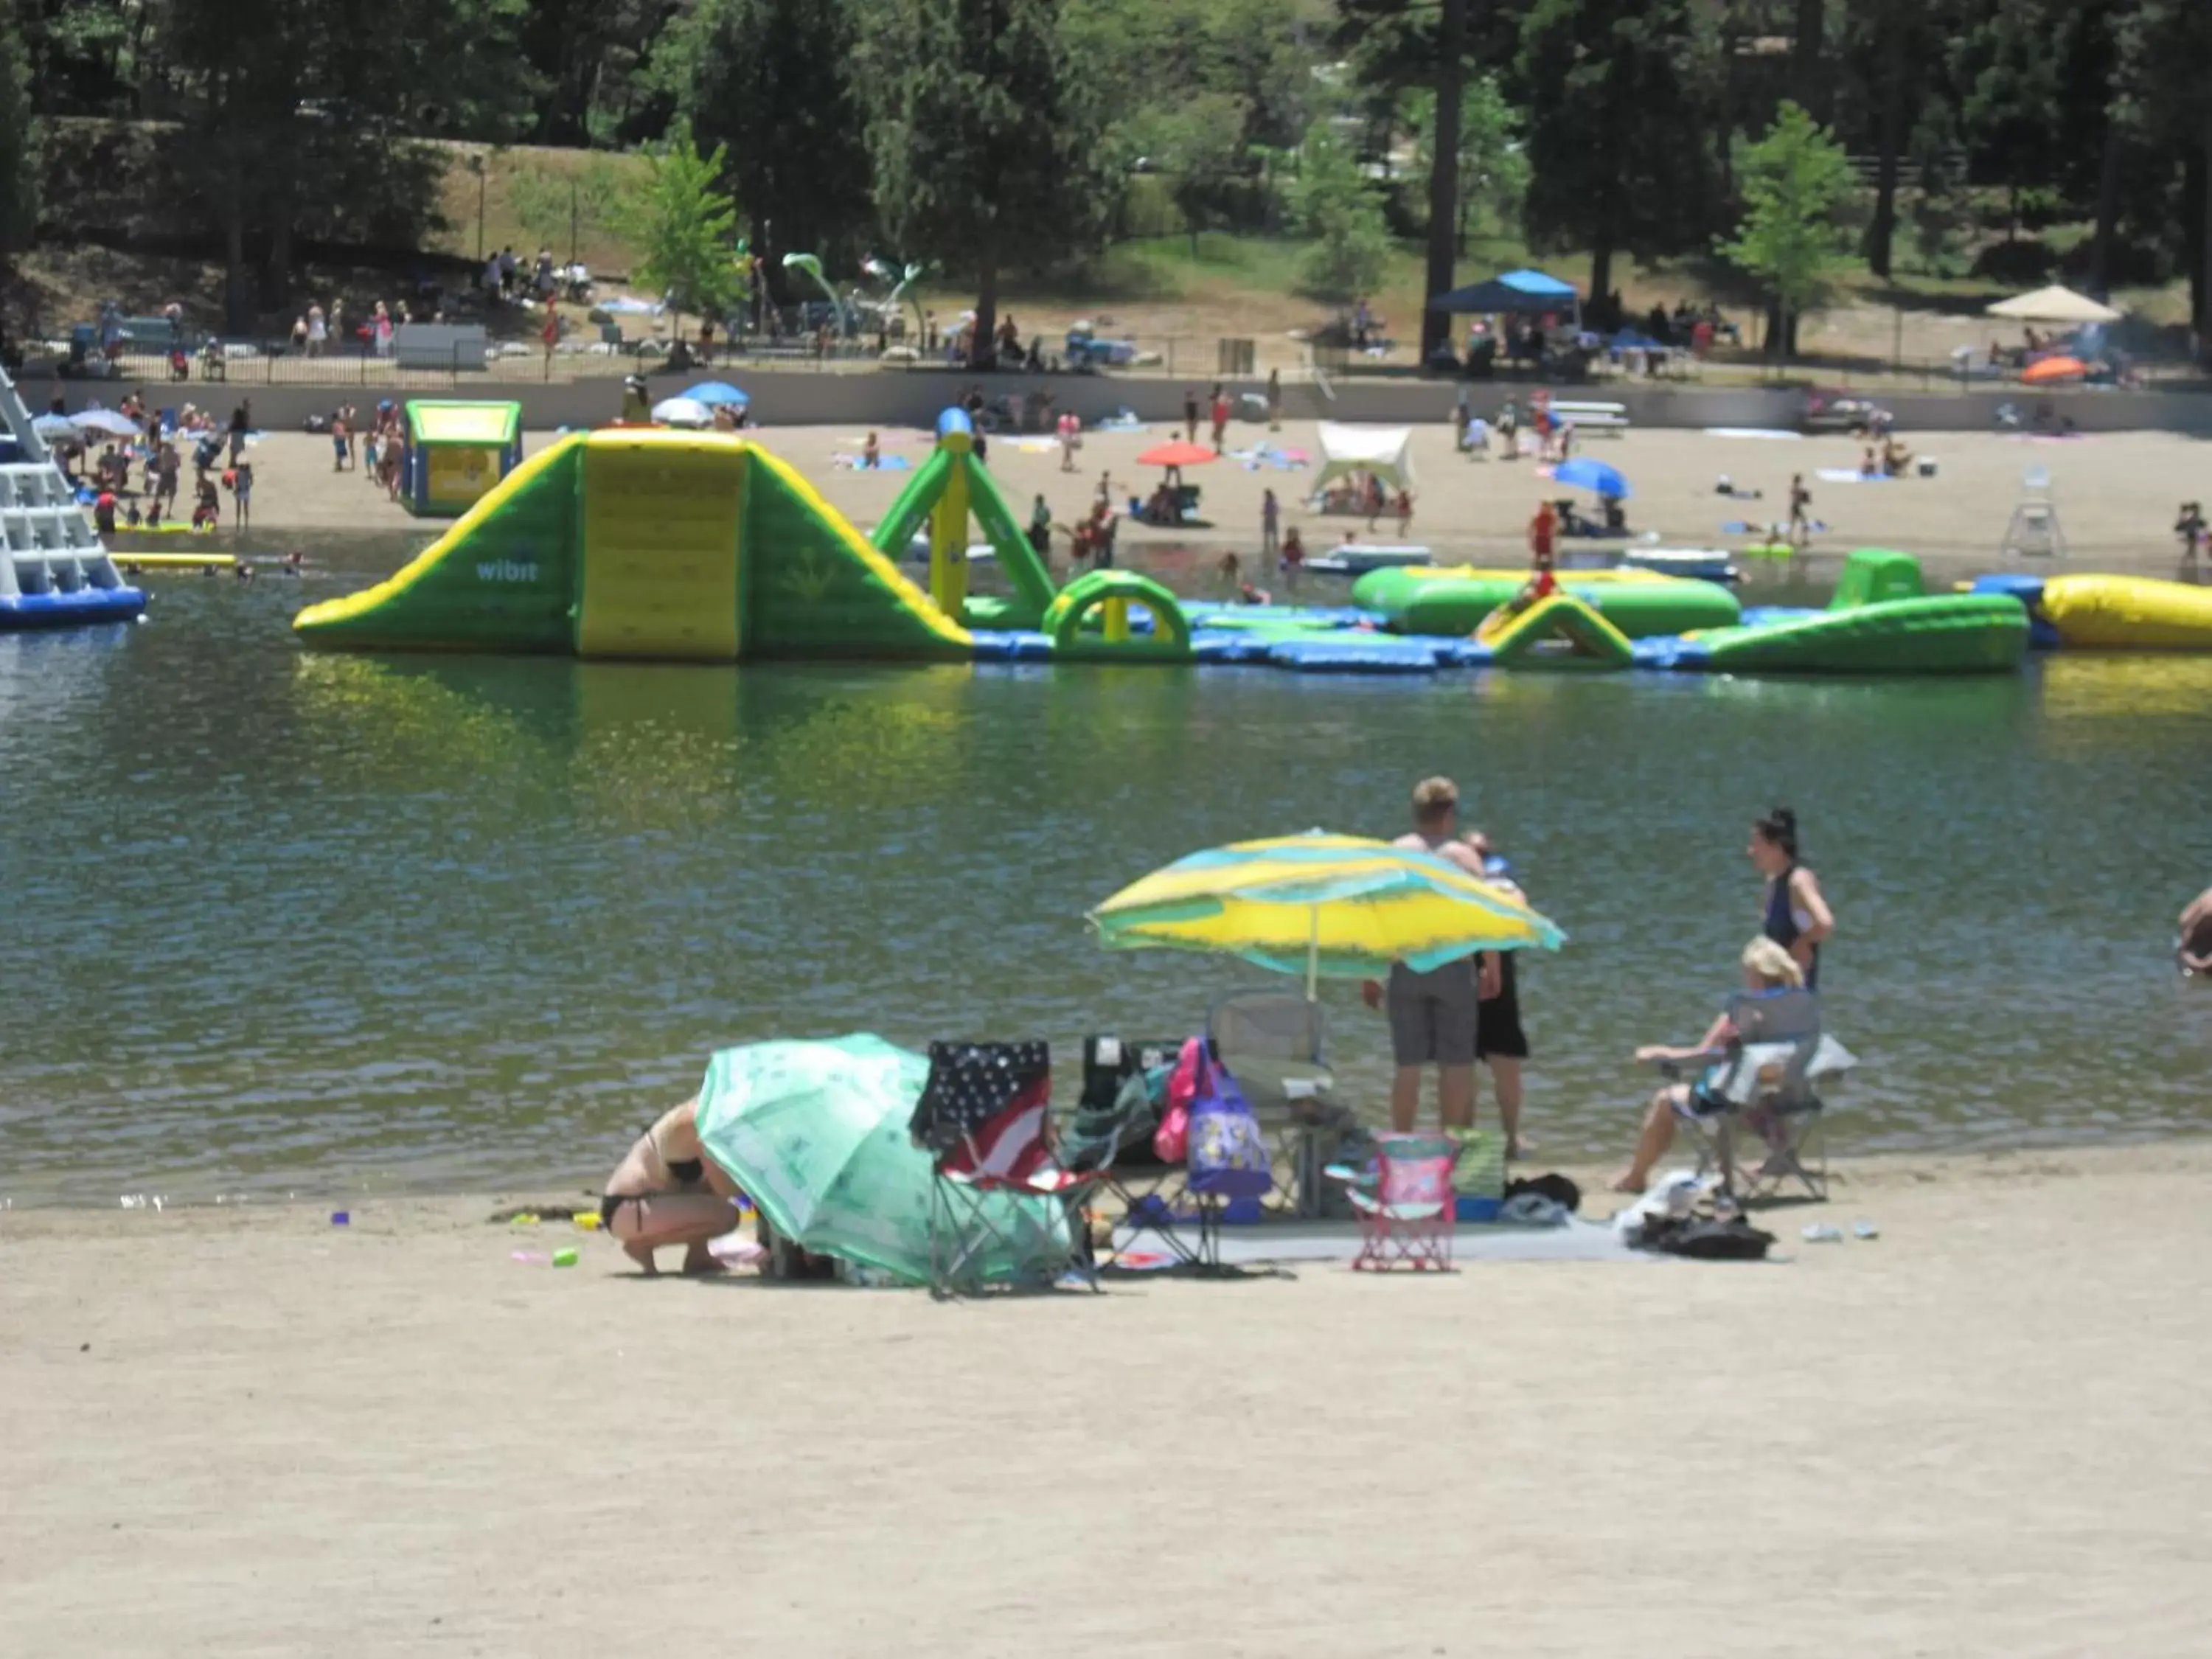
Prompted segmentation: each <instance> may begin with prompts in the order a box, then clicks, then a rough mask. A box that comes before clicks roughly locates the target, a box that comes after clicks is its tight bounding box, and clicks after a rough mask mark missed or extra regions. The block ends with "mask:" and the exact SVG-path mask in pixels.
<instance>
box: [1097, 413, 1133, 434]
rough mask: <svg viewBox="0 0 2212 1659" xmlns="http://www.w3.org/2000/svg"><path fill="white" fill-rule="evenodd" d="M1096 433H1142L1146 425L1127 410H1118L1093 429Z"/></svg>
mask: <svg viewBox="0 0 2212 1659" xmlns="http://www.w3.org/2000/svg"><path fill="white" fill-rule="evenodd" d="M1091 430H1092V431H1094V432H1142V431H1145V430H1146V426H1145V423H1144V422H1142V421H1140V420H1139V419H1138V418H1137V417H1136V416H1135V415H1134V414H1133V413H1131V412H1130V411H1129V410H1126V409H1117V410H1115V411H1114V412H1113V413H1112V414H1111V415H1109V416H1107V417H1106V418H1105V419H1104V420H1103V421H1100V422H1098V423H1097V425H1095V426H1093V427H1092V428H1091Z"/></svg>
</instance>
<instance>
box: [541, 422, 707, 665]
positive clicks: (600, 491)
mask: <svg viewBox="0 0 2212 1659" xmlns="http://www.w3.org/2000/svg"><path fill="white" fill-rule="evenodd" d="M748 459H749V456H748V453H747V447H746V445H745V444H744V441H742V440H740V439H738V438H736V437H733V436H723V435H716V434H712V433H691V432H671V431H665V430H661V429H658V428H637V429H629V428H613V429H611V430H608V431H604V432H594V433H592V435H591V436H590V437H589V438H587V439H586V441H585V445H584V488H583V520H584V525H583V529H584V536H583V543H584V558H583V570H582V577H581V580H580V583H579V589H578V594H577V603H576V654H577V655H578V656H580V657H628V658H633V659H662V660H669V661H677V662H735V661H736V660H737V659H738V641H739V640H740V639H741V638H742V637H743V629H742V627H741V619H740V617H739V616H738V594H739V592H740V591H741V587H740V580H739V578H740V574H741V573H740V571H739V569H738V526H739V524H740V523H741V522H742V519H743V508H744V479H745V469H746V465H747V461H748Z"/></svg>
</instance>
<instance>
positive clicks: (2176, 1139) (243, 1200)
mask: <svg viewBox="0 0 2212 1659" xmlns="http://www.w3.org/2000/svg"><path fill="white" fill-rule="evenodd" d="M1539 1127H1540V1128H1541V1125H1540V1126H1539ZM1634 1138H1635V1114H1634V1113H1633V1112H1632V1111H1630V1110H1628V1109H1626V1108H1624V1112H1623V1116H1622V1119H1621V1135H1620V1157H1618V1158H1613V1160H1611V1161H1610V1162H1602V1161H1597V1160H1593V1159H1592V1158H1589V1157H1588V1156H1587V1155H1584V1154H1569V1155H1567V1156H1565V1157H1562V1158H1558V1159H1553V1158H1547V1156H1546V1155H1545V1154H1544V1152H1543V1151H1542V1142H1543V1139H1544V1137H1542V1136H1541V1134H1539V1135H1538V1137H1537V1139H1538V1142H1539V1146H1538V1151H1537V1153H1536V1155H1535V1156H1534V1158H1528V1159H1526V1160H1523V1161H1522V1162H1520V1163H1517V1164H1515V1165H1514V1166H1513V1167H1512V1169H1511V1170H1510V1171H1509V1173H1510V1174H1514V1175H1522V1176H1525V1175H1536V1174H1541V1173H1545V1172H1547V1171H1553V1170H1556V1171H1557V1172H1558V1173H1559V1174H1561V1175H1565V1176H1568V1177H1569V1178H1570V1179H1571V1180H1573V1181H1574V1182H1577V1184H1578V1185H1580V1187H1581V1188H1582V1190H1583V1213H1584V1215H1585V1217H1589V1216H1591V1215H1595V1214H1601V1213H1602V1212H1607V1211H1608V1210H1609V1209H1610V1208H1612V1207H1614V1206H1617V1205H1618V1204H1620V1203H1625V1202H1626V1200H1621V1199H1620V1198H1619V1197H1618V1196H1617V1195H1616V1194H1613V1193H1612V1192H1610V1191H1608V1190H1607V1186H1608V1183H1609V1182H1611V1181H1612V1179H1613V1176H1614V1175H1616V1174H1617V1173H1619V1171H1620V1168H1621V1166H1622V1165H1623V1164H1625V1163H1626V1160H1627V1155H1628V1151H1629V1149H1630V1147H1631V1146H1632V1144H1633V1141H1634ZM1846 1138H1847V1137H1846ZM1831 1144H1833V1143H1831ZM2158 1148H2168V1149H2174V1150H2176V1152H2177V1154H2178V1156H2180V1157H2182V1158H2195V1157H2197V1155H2198V1154H2199V1153H2201V1154H2203V1158H2204V1160H2205V1165H2206V1169H2207V1171H2208V1173H2212V1131H2197V1130H2181V1131H2169V1132H2166V1133H2158V1132H2155V1131H2152V1132H2147V1133H2143V1134H2142V1135H2139V1136H2131V1135H2125V1134H2123V1135H2118V1136H2116V1137H2113V1138H2111V1139H2102V1140H2098V1141H2094V1142H2090V1141H2082V1142H2065V1143H2057V1144H2046V1145H2033V1144H2008V1145H2004V1146H1988V1147H1981V1148H1952V1149H1943V1150H1931V1151H1928V1152H1875V1153H1867V1154H1863V1155H1858V1156H1851V1155H1849V1154H1844V1155H1843V1156H1833V1155H1832V1156H1831V1158H1830V1159H1829V1168H1830V1171H1831V1175H1832V1178H1833V1180H1834V1182H1835V1188H1836V1191H1835V1196H1834V1199H1833V1200H1832V1202H1831V1204H1830V1205H1829V1206H1828V1207H1829V1208H1830V1209H1838V1208H1840V1207H1842V1206H1846V1205H1848V1203H1849V1202H1850V1197H1851V1194H1853V1193H1854V1192H1855V1191H1863V1192H1867V1193H1883V1192H1889V1191H1893V1190H1896V1189H1898V1188H1910V1187H1915V1186H1924V1185H1926V1184H1928V1183H1929V1182H1931V1181H1940V1182H1952V1183H1961V1182H1972V1181H1976V1180H1983V1179H1994V1180H1998V1181H2008V1180H2013V1179H2015V1178H2017V1177H2018V1176H2019V1175H2020V1174H2021V1173H2024V1172H2038V1173H2045V1174H2050V1173H2062V1172H2075V1171H2076V1170H2077V1169H2078V1171H2079V1172H2087V1173H2095V1172H2097V1171H2098V1170H2101V1169H2103V1168H2105V1167H2106V1166H2107V1165H2112V1166H2117V1167H2120V1168H2124V1169H2133V1168H2135V1167H2136V1166H2137V1165H2138V1164H2141V1163H2142V1161H2143V1160H2145V1159H2146V1158H2148V1156H2149V1154H2150V1153H2151V1152H2153V1150H2154V1149H2158ZM617 1155H618V1152H617ZM1695 1161H1696V1152H1695V1147H1694V1146H1692V1144H1691V1143H1690V1142H1689V1141H1688V1140H1687V1139H1684V1140H1681V1141H1679V1142H1677V1144H1676V1146H1675V1148H1674V1153H1673V1154H1672V1155H1671V1156H1670V1157H1668V1158H1666V1159H1664V1160H1662V1166H1663V1167H1665V1168H1669V1169H1671V1168H1674V1167H1676V1166H1677V1165H1680V1164H1693V1163H1694V1162H1695ZM612 1167H613V1164H612V1163H611V1162H610V1163H609V1164H608V1168H609V1169H610V1170H611V1169H612ZM598 1182H599V1177H598V1176H584V1175H570V1176H562V1175H559V1174H552V1175H548V1176H543V1177H528V1176H526V1177H522V1178H520V1179H516V1180H512V1181H506V1182H496V1183H494V1184H492V1185H489V1186H485V1185H483V1184H481V1183H477V1184H471V1183H469V1182H464V1181H456V1182H453V1183H452V1184H450V1185H448V1184H444V1183H437V1182H433V1183H431V1184H428V1185H418V1186H407V1185H395V1186H393V1187H392V1188H389V1189H387V1190H379V1189H377V1188H373V1187H370V1186H368V1185H353V1186H343V1185H331V1186H327V1187H319V1186H317V1185H315V1184H314V1182H313V1173H312V1172H303V1174H302V1175H301V1176H298V1177H295V1184H293V1185H292V1186H291V1187H290V1188H289V1190H287V1191H286V1192H285V1193H283V1194H282V1195H279V1194H276V1193H275V1192H274V1191H273V1190H271V1191H269V1192H227V1193H218V1194H214V1195H212V1196H193V1197H185V1198H179V1197H175V1196H173V1195H172V1194H167V1193H165V1192H161V1191H158V1190H155V1189H154V1188H145V1189H143V1190H132V1191H130V1192H125V1193H118V1194H116V1195H115V1196H114V1197H113V1198H89V1197H85V1198H75V1197H69V1196H64V1195H57V1194H54V1193H53V1192H52V1190H51V1189H40V1188H29V1189H16V1190H13V1191H10V1190H6V1189H0V1244H4V1243H6V1242H7V1239H8V1237H9V1233H10V1231H11V1230H12V1229H13V1228H15V1227H20V1226H22V1225H24V1224H26V1223H34V1225H33V1226H32V1227H31V1231H32V1232H33V1233H34V1234H40V1235H48V1234H50V1235H52V1236H54V1237H70V1236H74V1235H75V1234H76V1231H77V1229H76V1226H75V1225H74V1223H75V1221H76V1220H80V1219H82V1218H91V1217H95V1216H104V1217H111V1218H116V1219H117V1220H118V1223H120V1224H121V1225H124V1226H126V1227H129V1226H135V1225H138V1224H139V1223H140V1222H141V1221H144V1220H150V1219H154V1218H161V1219H169V1220H179V1219H186V1218H190V1219H191V1221H192V1223H193V1225H195V1226H196V1227H198V1226H214V1227H216V1228H218V1229H219V1228H220V1227H222V1226H223V1225H240V1226H259V1225H274V1224H272V1223H270V1221H269V1220H268V1218H272V1217H273V1218H280V1219H281V1218H301V1217H305V1218H307V1219H309V1220H310V1221H312V1222H315V1223H318V1224H326V1223H327V1218H328V1215H329V1213H330V1212H332V1211H334V1210H344V1211H346V1212H349V1214H350V1215H351V1216H352V1217H353V1218H354V1220H355V1223H356V1225H357V1224H358V1223H359V1222H360V1221H361V1220H362V1218H364V1217H366V1216H370V1215H394V1216H412V1217H421V1218H433V1219H437V1220H440V1221H445V1222H456V1223H458V1222H462V1221H465V1220H466V1219H467V1218H468V1217H469V1216H470V1215H471V1214H477V1213H479V1212H480V1214H479V1218H481V1215H488V1214H489V1213H490V1212H493V1211H494V1210H500V1211H505V1210H512V1209H516V1208H544V1209H549V1210H557V1209H559V1208H561V1207H562V1206H581V1207H586V1208H588V1207H591V1206H594V1205H596V1204H597V1203H598V1202H599V1184H598ZM1778 1207H1779V1208H1781V1209H1782V1210H1784V1212H1787V1211H1789V1210H1791V1209H1794V1208H1798V1207H1805V1206H1799V1205H1791V1204H1784V1205H1782V1206H1778ZM1814 1207H1817V1206H1814ZM1269 1225H1274V1224H1273V1220H1272V1219H1271V1220H1270V1221H1268V1222H1262V1223H1260V1224H1257V1225H1249V1224H1248V1225H1243V1226H1240V1227H1237V1228H1236V1229H1234V1231H1237V1232H1239V1233H1240V1234H1246V1235H1257V1234H1260V1233H1263V1232H1264V1231H1266V1230H1267V1227H1268V1226H1269ZM87 1231H88V1234H89V1233H90V1232H94V1231H97V1230H96V1229H91V1230H87Z"/></svg>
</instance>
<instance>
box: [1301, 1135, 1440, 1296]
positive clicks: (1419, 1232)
mask: <svg viewBox="0 0 2212 1659" xmlns="http://www.w3.org/2000/svg"><path fill="white" fill-rule="evenodd" d="M1458 1155H1459V1146H1458V1143H1456V1142H1455V1141H1453V1140H1452V1139H1449V1138H1448V1137H1446V1136H1444V1135H1438V1134H1412V1135H1401V1134H1386V1135H1377V1136H1376V1138H1375V1158H1374V1161H1373V1162H1372V1163H1371V1164H1364V1165H1362V1166H1361V1167H1359V1168H1358V1169H1356V1170H1355V1169H1352V1168H1349V1167H1347V1166H1345V1165H1341V1164H1333V1165H1331V1166H1330V1169H1329V1174H1330V1175H1332V1176H1335V1177H1337V1178H1338V1179H1340V1180H1341V1181H1343V1182H1345V1183H1346V1188H1347V1191H1348V1193H1349V1194H1350V1197H1351V1199H1352V1212H1353V1213H1354V1214H1356V1215H1358V1218H1359V1254H1358V1255H1357V1256H1355V1257H1353V1258H1352V1267H1353V1269H1354V1270H1355V1271H1362V1272H1376V1273H1387V1272H1389V1270H1390V1269H1392V1268H1395V1267H1412V1268H1414V1269H1415V1270H1417V1271H1419V1270H1430V1269H1433V1270H1435V1271H1437V1272H1443V1273H1449V1272H1450V1271H1451V1264H1452V1262H1451V1252H1452V1228H1453V1225H1454V1221H1455V1213H1456V1209H1457V1204H1456V1195H1455V1194H1454V1193H1453V1191H1452V1161H1453V1160H1454V1159H1455V1158H1457V1157H1458Z"/></svg>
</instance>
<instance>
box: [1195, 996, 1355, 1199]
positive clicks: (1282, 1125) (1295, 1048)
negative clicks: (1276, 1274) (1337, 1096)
mask: <svg viewBox="0 0 2212 1659" xmlns="http://www.w3.org/2000/svg"><path fill="white" fill-rule="evenodd" d="M1206 1042H1207V1044H1208V1045H1209V1047H1210V1048H1211V1049H1212V1054H1213V1058H1214V1060H1215V1061H1216V1062H1217V1063H1218V1064H1219V1065H1221V1066H1225V1067H1226V1068H1227V1070H1228V1073H1229V1075H1230V1076H1231V1077H1233V1078H1235V1079H1237V1086H1238V1087H1239V1088H1241V1089H1242V1090H1243V1091H1244V1098H1245V1099H1246V1100H1248V1101H1249V1102H1250V1103H1251V1104H1252V1110H1253V1112H1254V1113H1255V1115H1257V1116H1258V1117H1259V1119H1260V1121H1261V1123H1262V1124H1264V1125H1266V1126H1267V1127H1270V1128H1272V1129H1273V1132H1274V1135H1275V1140H1276V1145H1277V1146H1278V1147H1279V1149H1280V1152H1281V1156H1282V1161H1283V1162H1284V1164H1285V1165H1286V1166H1287V1167H1288V1169H1289V1170H1290V1176H1289V1181H1288V1183H1287V1185H1288V1188H1289V1190H1288V1191H1287V1192H1285V1198H1286V1199H1287V1200H1289V1201H1290V1202H1291V1205H1292V1206H1294V1207H1295V1208H1296V1209H1297V1212H1298V1213H1300V1214H1302V1215H1310V1216H1317V1215H1319V1214H1320V1213H1321V1212H1322V1196H1323V1192H1324V1186H1323V1182H1322V1169H1323V1167H1324V1166H1325V1165H1326V1164H1328V1160H1329V1158H1331V1157H1332V1156H1334V1153H1335V1152H1336V1150H1337V1147H1336V1143H1337V1142H1338V1141H1340V1140H1341V1139H1343V1137H1344V1134H1345V1133H1346V1131H1347V1130H1348V1129H1349V1128H1350V1127H1352V1114H1351V1112H1350V1111H1348V1110H1347V1109H1345V1108H1344V1107H1342V1106H1340V1105H1338V1104H1337V1103H1336V1102H1335V1101H1334V1099H1333V1098H1332V1091H1333V1090H1334V1088H1335V1085H1336V1077H1335V1073H1333V1072H1331V1071H1330V1070H1329V1067H1328V1062H1327V1061H1326V1060H1323V1059H1322V1013H1321V1005H1320V1004H1318V1003H1315V1002H1309V1001H1308V1000H1306V999H1305V998H1304V996H1302V995H1299V994H1297V993H1295V992H1285V991H1238V992H1235V993H1233V994H1231V995H1229V996H1225V997H1224V998H1222V999H1221V1000H1220V1001H1218V1002H1217V1003H1215V1004H1214V1005H1213V1009H1212V1012H1211V1013H1209V1014H1208V1015H1207V1016H1206Z"/></svg>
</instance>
